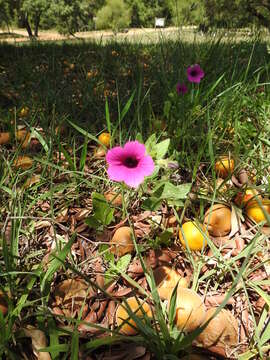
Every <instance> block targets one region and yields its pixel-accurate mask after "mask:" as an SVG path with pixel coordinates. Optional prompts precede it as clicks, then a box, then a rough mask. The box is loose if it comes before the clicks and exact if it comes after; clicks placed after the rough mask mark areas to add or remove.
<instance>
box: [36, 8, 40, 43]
mask: <svg viewBox="0 0 270 360" xmlns="http://www.w3.org/2000/svg"><path fill="white" fill-rule="evenodd" d="M39 23H40V13H38V14H36V16H35V37H38V27H39Z"/></svg>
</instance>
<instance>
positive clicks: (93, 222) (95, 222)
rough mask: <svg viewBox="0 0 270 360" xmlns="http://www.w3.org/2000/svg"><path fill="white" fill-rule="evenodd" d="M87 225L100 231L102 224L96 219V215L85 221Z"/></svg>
mask: <svg viewBox="0 0 270 360" xmlns="http://www.w3.org/2000/svg"><path fill="white" fill-rule="evenodd" d="M84 222H85V223H86V225H88V226H89V227H90V228H91V229H98V228H99V227H100V222H99V221H98V220H97V219H96V218H95V216H94V215H92V216H89V217H88V218H86V219H85V220H84Z"/></svg>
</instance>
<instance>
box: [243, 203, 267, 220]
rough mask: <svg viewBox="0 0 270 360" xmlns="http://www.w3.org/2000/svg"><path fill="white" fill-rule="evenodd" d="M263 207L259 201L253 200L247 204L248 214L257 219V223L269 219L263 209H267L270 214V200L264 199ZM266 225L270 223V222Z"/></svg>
mask: <svg viewBox="0 0 270 360" xmlns="http://www.w3.org/2000/svg"><path fill="white" fill-rule="evenodd" d="M261 202H262V207H261V206H260V205H259V203H258V202H257V201H251V202H250V203H248V204H247V206H246V214H247V216H248V217H249V218H250V219H252V220H253V221H255V222H256V223H260V222H261V221H267V218H266V216H265V214H264V212H263V210H262V208H263V209H264V210H265V212H266V213H268V214H269V215H270V200H268V199H262V200H261ZM266 225H269V224H268V223H267V224H266Z"/></svg>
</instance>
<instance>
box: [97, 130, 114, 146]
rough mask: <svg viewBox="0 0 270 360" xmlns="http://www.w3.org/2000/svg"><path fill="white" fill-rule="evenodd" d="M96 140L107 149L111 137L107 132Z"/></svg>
mask: <svg viewBox="0 0 270 360" xmlns="http://www.w3.org/2000/svg"><path fill="white" fill-rule="evenodd" d="M98 140H99V142H100V143H101V144H102V145H104V146H106V147H109V146H110V141H111V135H110V134H109V133H107V132H104V133H102V134H100V135H99V137H98Z"/></svg>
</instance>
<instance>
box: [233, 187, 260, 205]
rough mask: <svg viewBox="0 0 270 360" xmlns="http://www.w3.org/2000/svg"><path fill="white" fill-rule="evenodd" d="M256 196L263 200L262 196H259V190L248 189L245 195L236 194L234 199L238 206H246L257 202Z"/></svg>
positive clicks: (241, 193)
mask: <svg viewBox="0 0 270 360" xmlns="http://www.w3.org/2000/svg"><path fill="white" fill-rule="evenodd" d="M256 196H257V197H259V198H261V196H260V195H258V191H257V190H255V189H246V191H245V192H244V193H243V192H239V193H237V194H236V196H235V198H234V202H235V203H236V205H238V206H242V205H246V204H247V203H250V202H251V200H252V199H253V201H256V200H255V197H256Z"/></svg>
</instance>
